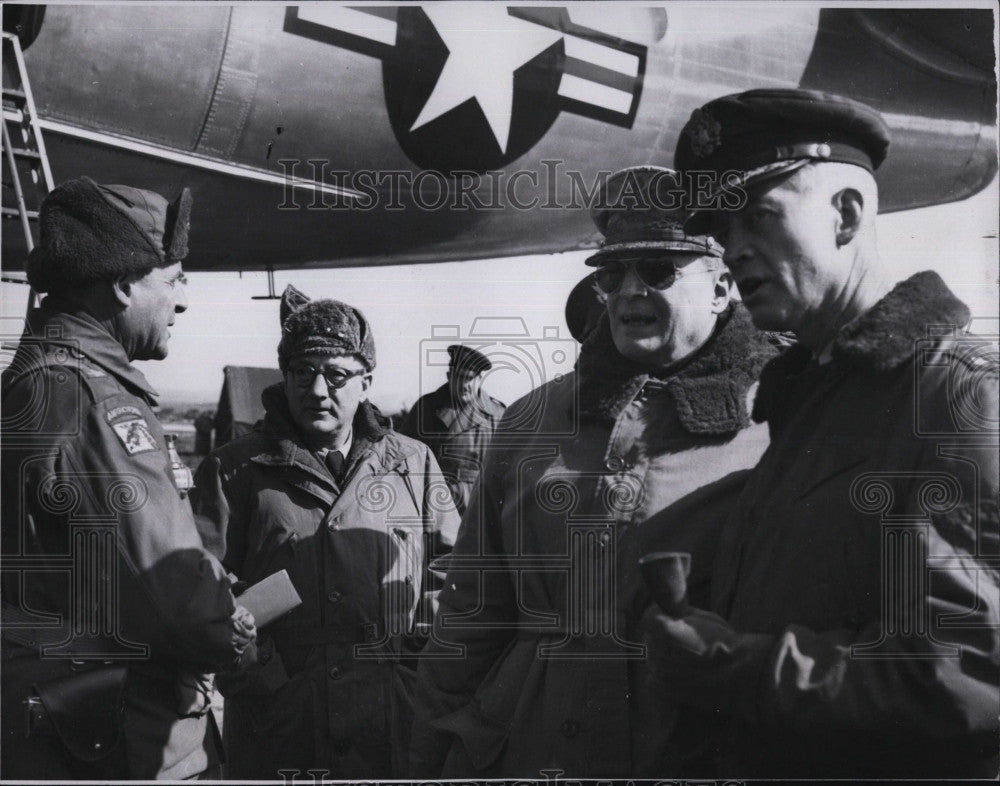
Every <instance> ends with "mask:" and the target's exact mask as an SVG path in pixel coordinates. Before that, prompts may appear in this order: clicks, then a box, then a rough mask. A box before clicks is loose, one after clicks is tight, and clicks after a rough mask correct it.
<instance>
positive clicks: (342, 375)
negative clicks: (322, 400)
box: [288, 366, 368, 390]
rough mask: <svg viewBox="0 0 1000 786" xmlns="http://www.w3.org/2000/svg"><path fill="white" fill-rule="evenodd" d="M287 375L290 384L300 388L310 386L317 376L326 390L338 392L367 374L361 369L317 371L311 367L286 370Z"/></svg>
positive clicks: (326, 369)
mask: <svg viewBox="0 0 1000 786" xmlns="http://www.w3.org/2000/svg"><path fill="white" fill-rule="evenodd" d="M288 373H289V375H291V377H292V382H294V383H295V384H296V385H297V386H298V387H300V388H307V387H309V386H311V385H312V383H313V382H314V381H315V380H316V375H317V374H319V375H321V376H322V377H323V381H324V382H326V386H327V387H328V388H330V389H331V390H340V389H341V388H342V387H344V385H346V384H347V383H348V382H350V381H351V380H352V379H354V378H355V377H360V376H362V375H364V374H367V373H368V372H367V371H366V370H365V369H363V368H361V369H358V370H357V371H344V370H343V369H342V368H324V369H319V368H313V367H312V366H294V367H293V368H290V369H288Z"/></svg>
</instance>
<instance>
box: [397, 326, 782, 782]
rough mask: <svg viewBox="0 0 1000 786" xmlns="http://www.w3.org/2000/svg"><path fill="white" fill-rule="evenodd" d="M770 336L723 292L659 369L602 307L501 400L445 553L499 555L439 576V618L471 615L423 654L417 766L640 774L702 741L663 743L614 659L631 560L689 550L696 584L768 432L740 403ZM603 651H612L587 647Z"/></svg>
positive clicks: (480, 772)
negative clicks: (709, 323) (538, 382)
mask: <svg viewBox="0 0 1000 786" xmlns="http://www.w3.org/2000/svg"><path fill="white" fill-rule="evenodd" d="M775 351H776V350H775V349H774V347H773V346H772V345H771V342H770V341H769V340H768V339H767V337H765V336H764V335H763V334H761V333H759V332H758V331H756V330H755V329H754V328H753V326H752V325H751V324H750V321H749V319H748V317H747V315H746V313H745V311H744V310H743V309H742V307H736V308H733V309H732V310H731V311H729V312H727V313H726V314H725V315H724V317H723V318H722V319H721V320H720V323H719V327H718V329H717V330H716V332H715V334H714V336H713V337H712V339H711V340H710V341H709V343H708V344H707V345H706V346H705V347H704V348H703V349H702V350H701V351H700V352H698V353H696V354H695V355H694V356H693V357H691V358H689V359H688V361H687V362H685V363H682V364H680V365H678V366H677V367H676V368H674V369H672V370H670V372H668V373H666V374H664V375H663V376H662V377H656V376H654V375H651V374H649V373H648V370H644V369H642V368H641V367H638V366H636V365H635V364H633V363H631V362H629V361H628V360H626V359H625V358H624V357H622V356H621V355H620V354H618V352H617V351H616V350H615V348H614V344H613V343H612V341H611V335H610V328H609V326H608V323H607V319H606V318H605V319H604V320H603V322H602V324H601V326H600V327H599V328H598V329H597V331H596V333H595V334H594V335H593V336H592V337H591V338H590V339H588V341H587V342H586V343H585V344H584V346H583V348H582V351H581V354H580V358H579V362H578V365H577V370H576V371H575V372H574V373H572V374H569V375H567V376H566V377H565V378H563V379H562V380H559V381H553V382H551V383H549V384H547V385H545V386H543V387H542V388H540V389H537V390H535V391H533V392H532V393H531V394H529V395H528V396H526V397H524V398H522V399H521V400H520V401H518V402H516V403H514V404H513V405H511V407H509V408H508V410H507V413H506V414H505V416H504V419H503V421H502V422H501V425H500V428H499V429H498V431H497V434H496V436H495V437H494V441H493V443H492V445H491V448H490V451H489V453H488V458H487V461H486V463H485V466H484V469H483V472H482V475H481V477H480V484H479V486H478V487H477V493H476V494H474V495H473V498H472V500H471V502H470V505H469V509H468V510H467V512H466V515H465V518H464V519H463V526H462V530H461V531H460V533H459V540H458V543H457V544H456V549H455V552H454V553H455V555H461V556H464V557H469V556H471V555H479V554H483V555H485V556H486V558H488V559H489V560H491V562H492V563H494V564H498V565H500V566H502V567H501V568H500V569H497V570H494V571H492V572H488V573H486V574H484V575H483V576H482V577H481V579H480V577H479V576H477V574H476V573H475V572H472V571H460V570H458V569H457V568H456V570H455V571H454V572H453V573H451V574H449V577H448V579H447V581H446V583H445V589H444V590H443V591H442V594H441V611H440V613H439V615H438V618H437V619H438V620H441V619H442V618H443V616H442V615H445V614H449V613H459V614H468V615H470V618H474V619H475V620H476V622H477V626H475V627H473V626H464V627H461V628H456V627H455V626H454V625H452V626H449V627H439V626H438V624H437V623H436V625H435V630H436V637H437V639H438V642H448V641H452V642H454V643H458V644H462V645H465V647H466V653H467V654H466V656H465V657H464V658H461V659H449V660H436V659H431V660H425V661H422V662H421V675H422V690H423V691H424V693H423V701H422V703H421V708H422V709H421V711H422V712H423V713H424V715H423V717H421V718H418V721H417V723H416V724H415V725H414V734H415V735H416V737H415V739H414V743H413V745H412V746H411V751H412V752H413V754H414V756H415V761H414V764H415V770H414V772H413V774H414V775H417V776H420V775H430V774H432V773H435V772H436V773H440V772H441V769H440V768H441V767H442V766H443V767H444V773H443V774H444V776H445V777H537V773H538V772H539V771H541V770H544V769H546V768H548V767H554V768H556V769H561V770H563V771H564V772H565V773H566V775H567V776H573V777H624V776H630V775H631V776H637V775H640V774H646V775H647V776H652V775H656V774H662V773H663V772H666V771H671V772H676V771H678V769H677V767H680V766H681V764H682V761H683V759H684V758H685V757H688V756H697V755H698V747H697V746H698V745H699V744H700V743H699V742H698V741H697V740H698V739H699V735H698V734H693V735H692V738H693V741H689V742H687V743H682V744H680V745H677V744H675V743H673V742H672V741H671V737H672V732H673V729H674V723H675V722H676V718H675V717H673V716H671V715H670V712H669V710H668V708H666V707H664V706H662V702H660V703H657V702H656V701H654V700H653V694H652V693H651V692H650V691H648V690H644V689H642V687H641V679H642V671H641V668H640V666H639V664H640V663H641V661H637V660H629V659H628V658H627V657H620V656H627V655H628V653H634V652H635V651H636V650H635V646H636V644H637V635H636V632H635V630H634V627H633V622H634V619H635V616H636V613H637V611H636V609H637V607H640V606H642V605H643V601H644V600H646V599H645V598H644V596H643V595H642V593H641V588H642V581H641V578H640V576H639V571H638V568H637V560H638V558H639V556H640V555H641V554H642V553H644V552H646V551H654V550H674V551H687V552H690V553H691V554H692V575H691V585H690V591H691V595H692V597H693V598H698V597H701V596H703V595H705V593H706V590H707V579H708V575H709V569H710V567H711V563H712V558H713V552H714V542H715V538H716V536H717V533H718V531H719V528H720V526H721V522H722V520H723V519H724V517H725V515H726V513H727V512H728V510H729V507H730V506H731V504H732V503H733V502H734V500H735V497H736V495H737V494H738V492H739V489H740V487H741V484H742V481H743V478H744V477H745V472H746V470H747V469H748V468H750V467H752V466H753V465H754V464H755V463H756V462H757V459H758V458H759V457H760V455H761V453H762V452H763V451H764V449H765V447H766V445H767V432H766V429H764V428H763V427H761V426H754V425H752V424H750V419H749V414H748V411H747V404H746V402H747V399H748V397H749V395H750V394H751V388H752V387H753V384H754V381H755V379H756V376H757V373H758V372H759V371H760V368H761V366H762V365H763V364H764V362H766V360H767V359H769V358H770V357H772V356H773V355H774V354H775ZM477 558H478V557H477ZM602 587H603V588H604V589H603V591H600V588H602ZM706 600H707V599H706ZM703 602H705V600H703ZM581 615H582V616H581ZM586 620H590V622H589V623H588V622H587V621H586ZM500 623H503V624H504V625H507V626H508V627H506V628H503V627H496V625H499V624H500ZM513 623H517V624H519V626H520V628H521V630H520V633H518V634H517V635H516V637H515V630H514V628H512V627H510V625H511V624H513ZM483 625H487V627H483ZM488 625H493V627H489V626H488ZM574 631H576V632H575V633H574ZM438 642H436V641H434V640H432V641H431V643H430V644H429V647H430V651H432V652H433V651H436V650H437V649H438V648H439V647H443V646H444V645H443V644H439V643H438ZM546 648H551V653H550V654H551V655H552V656H553V657H551V658H550V657H547V656H546V652H548V650H547V649H546ZM601 651H603V652H606V653H609V652H615V653H618V655H619V657H615V658H601V657H591V656H590V655H589V654H588V653H597V652H601ZM486 675H488V676H486ZM484 676H485V677H486V679H485V681H483V678H484ZM630 696H631V698H630ZM445 729H447V733H445V731H444V730H445ZM421 735H423V736H422V737H421ZM450 735H456V736H455V737H452V736H450ZM442 739H443V740H444V747H445V750H444V752H442ZM451 739H454V740H455V741H454V744H452V745H450V751H449V750H447V748H448V741H449V740H451ZM671 756H675V757H679V758H671Z"/></svg>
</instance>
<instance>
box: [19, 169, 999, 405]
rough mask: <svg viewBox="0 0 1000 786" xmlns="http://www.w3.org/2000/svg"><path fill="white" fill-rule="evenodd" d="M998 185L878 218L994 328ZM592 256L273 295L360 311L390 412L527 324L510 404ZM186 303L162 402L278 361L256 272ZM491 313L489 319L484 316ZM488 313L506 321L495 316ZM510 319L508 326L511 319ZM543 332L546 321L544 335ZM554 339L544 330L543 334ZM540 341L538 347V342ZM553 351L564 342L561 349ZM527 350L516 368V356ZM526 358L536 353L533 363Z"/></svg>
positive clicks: (888, 236) (893, 260)
mask: <svg viewBox="0 0 1000 786" xmlns="http://www.w3.org/2000/svg"><path fill="white" fill-rule="evenodd" d="M998 216H1000V205H998V197H997V181H996V180H994V182H993V183H992V184H991V185H990V187H989V188H988V189H986V190H985V191H983V192H981V193H980V194H978V195H976V196H974V197H972V198H971V199H968V200H966V201H964V202H959V203H955V204H951V205H942V206H938V207H932V208H923V209H920V210H913V211H907V212H903V213H894V214H889V215H884V216H881V217H880V218H879V226H878V232H879V245H880V248H881V252H882V256H883V259H884V261H885V263H886V265H887V267H888V269H890V270H891V272H892V276H893V277H894V278H896V279H902V278H905V277H906V276H908V275H910V274H911V273H914V272H916V271H919V270H926V269H929V268H930V269H934V270H937V271H938V272H939V273H940V274H941V276H942V277H943V278H944V279H945V281H946V282H947V283H948V284H949V286H951V287H952V289H953V290H954V291H955V292H956V294H958V295H959V297H961V298H962V299H963V300H965V301H966V302H967V303H968V304H969V306H970V308H971V309H972V311H973V314H974V315H975V316H977V317H980V318H985V319H986V320H987V322H984V323H981V325H982V328H981V330H980V332H992V333H996V332H997V331H996V328H997V324H996V316H997V311H998V245H997V223H998ZM586 256H587V253H584V252H575V253H569V254H558V255H550V256H532V257H519V258H508V259H494V260H478V261H473V262H454V263H443V264H436V265H409V266H399V267H381V268H355V269H340V270H310V271H282V272H278V273H277V274H276V279H277V284H278V289H279V291H280V290H281V289H283V288H284V286H285V284H287V283H293V284H295V286H297V287H298V288H299V289H301V290H303V291H304V292H305V293H306V294H308V295H310V296H312V297H314V298H320V297H335V298H338V299H341V300H345V301H347V302H349V303H351V304H353V305H355V306H357V307H359V308H360V309H361V310H362V311H363V312H364V313H365V315H366V316H367V317H368V319H369V321H370V322H371V324H372V326H373V330H374V333H375V342H376V350H377V355H378V367H377V369H376V372H375V385H374V387H373V389H372V392H371V398H372V400H373V401H374V402H375V403H376V404H378V405H379V406H380V407H382V408H383V409H384V410H385V411H389V412H391V411H394V410H396V409H398V408H399V407H401V406H404V405H405V406H409V405H410V404H412V402H413V401H414V399H416V397H417V396H418V395H420V394H421V393H424V392H428V391H430V390H433V389H434V388H435V387H437V386H438V385H439V384H441V382H443V381H444V369H443V367H434V368H428V367H427V359H428V358H433V357H434V353H433V351H432V350H433V348H434V347H443V346H445V345H447V344H448V343H453V342H454V338H450V336H456V335H457V336H458V337H459V338H467V337H468V336H469V335H470V332H471V331H472V330H473V328H474V322H475V321H476V319H477V318H481V319H480V323H479V328H480V332H482V330H483V328H485V329H486V330H487V332H491V333H492V334H496V332H497V331H498V330H501V329H502V331H503V332H504V333H505V334H508V333H512V332H514V331H513V330H512V327H514V328H516V327H517V325H518V321H517V320H523V323H524V326H525V328H526V330H527V336H526V337H524V336H522V337H520V338H517V337H513V338H510V339H509V340H508V341H509V343H510V346H511V351H510V352H508V353H507V355H508V357H512V358H515V362H514V363H513V364H511V366H510V368H508V369H501V370H498V371H496V373H493V374H492V375H491V376H490V378H489V380H488V383H487V385H488V388H489V390H490V392H491V393H492V394H493V395H495V396H497V397H499V398H501V399H503V400H505V401H507V402H508V403H509V402H510V401H511V400H512V399H513V398H516V397H517V396H518V395H521V394H523V393H525V392H527V390H528V389H530V388H531V387H532V386H533V385H534V384H537V383H538V382H540V381H542V379H541V378H540V377H541V376H542V375H544V376H545V378H547V379H548V378H551V377H552V375H553V374H555V373H559V372H560V371H565V370H567V368H568V367H570V366H571V365H572V360H573V356H574V353H575V351H576V348H575V344H574V342H573V341H572V339H570V338H569V332H568V330H567V328H566V323H565V320H564V317H563V307H564V304H565V301H566V297H567V295H568V294H569V291H570V290H571V289H572V287H573V285H574V284H575V283H576V282H577V281H578V280H579V279H580V278H582V277H583V275H585V274H586V272H587V268H586V267H585V266H584V264H583V260H584V259H585V258H586ZM189 279H190V283H189V285H188V287H187V290H188V298H189V301H190V308H189V309H188V311H187V312H186V313H185V314H183V315H181V316H180V317H178V320H177V323H176V325H175V326H174V328H173V329H172V333H173V338H172V341H171V349H170V357H169V358H168V359H167V360H165V361H163V362H146V363H141V364H140V366H141V368H142V371H143V372H144V373H145V374H146V376H147V377H148V378H149V380H150V382H151V383H152V384H153V386H154V387H155V388H156V389H157V390H158V391H159V392H160V393H161V394H162V396H163V399H162V401H163V403H165V404H170V403H175V402H184V403H190V402H193V403H210V402H215V401H216V400H217V399H218V395H219V390H220V388H221V385H222V368H223V366H226V365H246V366H276V365H277V360H276V346H277V343H278V337H279V330H278V303H277V301H267V300H252V299H251V297H252V296H253V295H262V294H265V293H266V291H267V282H266V278H265V276H264V274H262V273H249V274H243V276H242V277H240V275H239V274H237V273H193V274H190V275H189ZM25 298H26V291H25V288H23V287H18V286H12V285H8V284H4V285H3V310H2V315H3V319H4V324H3V332H4V335H5V337H6V336H9V335H10V334H11V333H12V332H13V333H14V334H15V335H16V334H18V333H19V327H18V324H19V323H20V321H21V319H22V317H23V314H24V304H25ZM482 318H486V319H489V322H488V324H487V322H486V321H485V319H482ZM495 318H503V321H502V322H498V321H497V320H496V319H495ZM511 320H513V326H512V324H511ZM546 328H549V330H548V331H546ZM546 335H547V336H549V337H548V338H545V336H546ZM537 340H542V343H538V344H535V343H534V342H535V341H537ZM559 350H562V352H560V351H559ZM518 357H521V358H528V359H529V360H527V361H525V362H524V363H522V364H521V367H520V369H519V370H518V369H517V366H518V363H517V362H516V358H518ZM530 358H541V359H542V360H541V361H540V363H544V364H545V367H544V368H543V369H540V368H539V367H538V366H539V364H532V363H531V362H530Z"/></svg>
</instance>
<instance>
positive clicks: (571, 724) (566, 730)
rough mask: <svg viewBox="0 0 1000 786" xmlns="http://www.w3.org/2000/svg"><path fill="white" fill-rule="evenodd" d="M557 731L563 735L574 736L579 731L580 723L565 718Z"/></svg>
mask: <svg viewBox="0 0 1000 786" xmlns="http://www.w3.org/2000/svg"><path fill="white" fill-rule="evenodd" d="M559 731H561V732H562V735H563V736H564V737H575V736H576V735H577V734H578V733H579V732H580V723H579V722H578V721H575V720H573V719H572V718H567V719H566V720H564V721H563V722H562V723H561V724H560V725H559Z"/></svg>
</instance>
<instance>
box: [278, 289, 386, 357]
mask: <svg viewBox="0 0 1000 786" xmlns="http://www.w3.org/2000/svg"><path fill="white" fill-rule="evenodd" d="M280 314H281V342H280V343H279V344H278V365H279V366H280V367H281V370H282V371H285V370H286V369H287V368H288V363H289V361H291V360H292V359H294V358H297V357H301V356H302V355H353V356H354V357H356V358H357V359H358V360H359V361H361V362H362V363H364V364H365V367H366V368H367V369H368V370H369V371H371V370H372V369H373V368H375V339H374V338H373V337H372V330H371V327H370V326H369V324H368V320H367V319H365V316H364V314H362V313H361V312H360V311H358V310H357V309H356V308H354V306H349V305H348V304H347V303H341V302H340V301H339V300H310V299H309V298H308V297H307V296H306V295H304V294H303V293H302V292H300V291H299V290H297V289H296V288H295V287H293V286H292V285H291V284H289V285H288V286H287V287H285V291H284V293H282V295H281V312H280Z"/></svg>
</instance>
